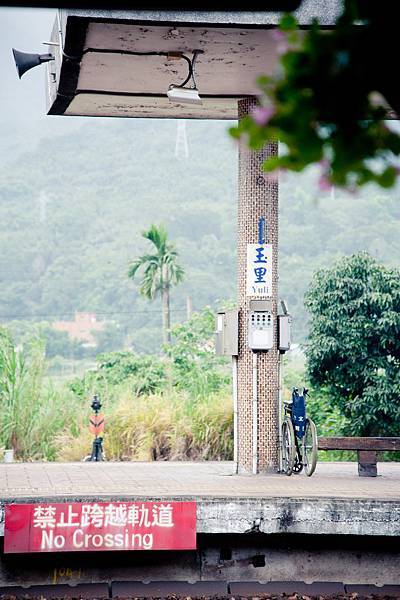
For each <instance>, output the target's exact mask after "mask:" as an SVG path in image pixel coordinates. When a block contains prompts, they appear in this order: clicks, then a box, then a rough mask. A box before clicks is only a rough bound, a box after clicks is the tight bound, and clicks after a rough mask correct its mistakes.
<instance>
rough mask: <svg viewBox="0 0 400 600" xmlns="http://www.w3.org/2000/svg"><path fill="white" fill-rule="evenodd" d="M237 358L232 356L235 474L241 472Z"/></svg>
mask: <svg viewBox="0 0 400 600" xmlns="http://www.w3.org/2000/svg"><path fill="white" fill-rule="evenodd" d="M237 364H238V359H237V356H232V396H233V461H234V463H235V472H236V473H237V472H238V470H239V462H238V461H239V457H238V394H237V385H238V381H237Z"/></svg>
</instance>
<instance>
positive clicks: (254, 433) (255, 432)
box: [252, 352, 258, 475]
mask: <svg viewBox="0 0 400 600" xmlns="http://www.w3.org/2000/svg"><path fill="white" fill-rule="evenodd" d="M257 404H258V393H257V352H253V410H252V413H253V428H252V429H253V431H252V439H253V475H257V473H258V406H257Z"/></svg>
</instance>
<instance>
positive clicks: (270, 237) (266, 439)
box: [237, 98, 279, 473]
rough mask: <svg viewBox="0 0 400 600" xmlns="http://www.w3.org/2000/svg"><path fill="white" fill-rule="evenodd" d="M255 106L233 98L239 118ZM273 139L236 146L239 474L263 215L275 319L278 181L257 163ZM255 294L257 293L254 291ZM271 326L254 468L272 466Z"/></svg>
mask: <svg viewBox="0 0 400 600" xmlns="http://www.w3.org/2000/svg"><path fill="white" fill-rule="evenodd" d="M255 105H256V100H255V98H247V99H244V100H240V101H239V119H241V118H243V117H244V116H245V115H246V114H248V113H249V111H250V110H251V108H252V107H253V106H255ZM277 152H278V142H276V141H272V142H270V143H269V144H268V145H267V146H266V147H265V148H264V149H263V150H262V151H258V152H254V151H253V150H249V148H248V147H247V144H246V142H245V141H244V140H241V141H240V146H239V186H238V193H239V203H238V263H237V281H238V284H237V285H238V290H237V294H238V309H239V356H238V425H239V432H238V438H239V444H238V445H239V454H238V460H239V473H251V472H252V389H253V388H252V355H253V352H252V351H251V350H250V349H249V348H248V343H247V319H248V312H249V300H250V298H248V297H247V296H246V257H247V244H248V243H257V242H258V221H259V218H260V217H265V218H266V240H265V241H266V242H268V243H272V246H273V275H272V307H273V315H274V319H275V323H276V314H277V296H278V182H277V181H276V179H274V178H273V177H267V176H266V174H265V173H264V174H263V171H262V170H261V165H262V163H263V161H264V160H265V158H266V157H267V156H271V155H276V154H277ZM257 298H261V297H260V296H258V297H257ZM276 331H277V328H276V327H275V331H274V348H273V349H272V350H270V351H268V352H259V353H258V457H259V458H258V471H259V472H265V471H276V470H277V468H278V386H279V380H278V351H277V339H276Z"/></svg>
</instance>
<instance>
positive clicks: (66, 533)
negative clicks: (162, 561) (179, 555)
mask: <svg viewBox="0 0 400 600" xmlns="http://www.w3.org/2000/svg"><path fill="white" fill-rule="evenodd" d="M5 513H6V514H5V517H6V518H5V530H4V552H7V553H11V552H14V553H16V552H71V551H81V552H83V551H96V550H108V551H109V550H192V549H195V548H196V503H195V502H98V503H97V502H82V503H81V502H71V503H63V504H58V503H49V504H47V503H46V504H44V503H43V504H8V505H6V510H5Z"/></svg>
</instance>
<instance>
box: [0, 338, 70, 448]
mask: <svg viewBox="0 0 400 600" xmlns="http://www.w3.org/2000/svg"><path fill="white" fill-rule="evenodd" d="M45 366H46V365H45V354H44V343H43V340H41V339H40V338H38V337H32V338H30V339H29V340H27V341H26V343H25V344H24V345H23V346H21V347H18V348H17V347H16V346H15V344H14V343H13V340H12V338H11V336H10V334H9V332H8V331H7V330H5V329H3V328H2V329H0V450H5V449H11V448H12V449H13V450H14V453H15V456H16V458H17V459H20V460H38V459H41V460H43V459H45V460H54V458H55V446H54V437H55V434H56V432H58V431H60V430H61V429H63V428H65V427H66V426H67V425H68V426H69V427H70V428H72V431H73V429H74V427H75V430H76V431H77V421H76V414H77V404H78V402H79V401H78V399H77V398H75V397H74V396H73V395H72V394H70V393H68V392H65V393H64V392H60V391H58V390H56V389H54V388H53V387H52V386H51V384H49V383H45V381H44V379H45V377H44V376H45Z"/></svg>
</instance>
